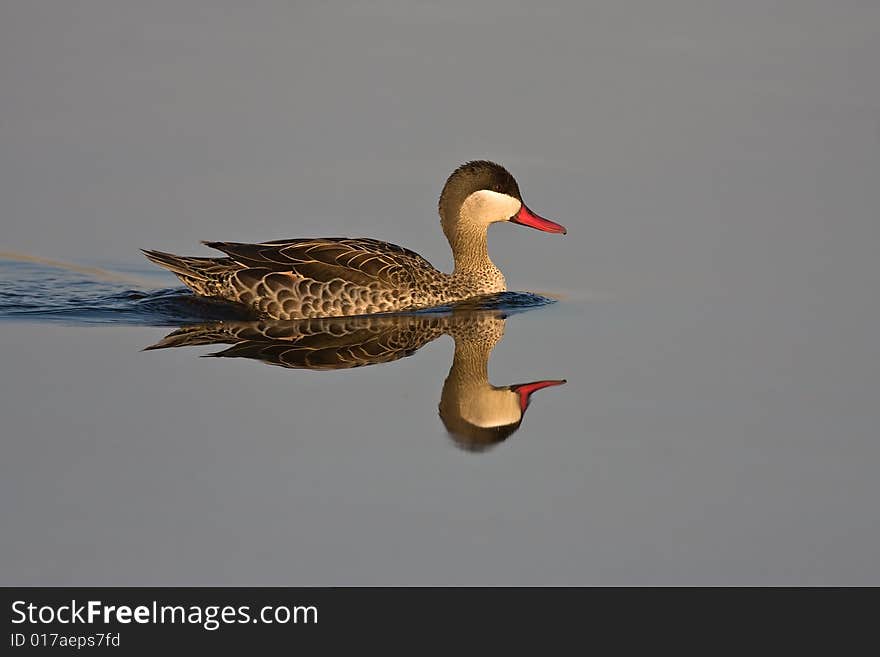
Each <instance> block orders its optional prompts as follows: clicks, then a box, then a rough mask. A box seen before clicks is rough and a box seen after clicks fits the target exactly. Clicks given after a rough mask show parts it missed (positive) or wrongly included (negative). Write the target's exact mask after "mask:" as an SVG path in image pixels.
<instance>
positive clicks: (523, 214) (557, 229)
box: [510, 203, 568, 235]
mask: <svg viewBox="0 0 880 657" xmlns="http://www.w3.org/2000/svg"><path fill="white" fill-rule="evenodd" d="M510 221H512V222H513V223H515V224H522V225H523V226H529V227H530V228H537V229H538V230H543V231H544V232H545V233H562V234H563V235H565V234H566V233H567V232H568V231H567V230H565V226H560V225H559V224H557V223H556V222H555V221H550V220H549V219H544V217H539V216H538V215H536V214H535V213H534V212H532V211H531V210H529V209H528V208H527V207H526V204H525V203H523V204H522V207H521V208H520V209H519V212H517V213H516V214H515V215H513V216H512V217H511V218H510Z"/></svg>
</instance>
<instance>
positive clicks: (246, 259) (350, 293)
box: [144, 161, 565, 319]
mask: <svg viewBox="0 0 880 657" xmlns="http://www.w3.org/2000/svg"><path fill="white" fill-rule="evenodd" d="M439 209H440V223H441V226H442V227H443V232H444V233H445V235H446V239H447V240H448V241H449V245H450V247H451V248H452V254H453V257H454V259H455V269H454V271H453V272H452V273H451V274H445V273H443V272H441V271H438V270H437V269H435V268H434V267H433V266H431V264H430V263H429V262H428V261H427V260H425V259H424V258H422V257H421V256H420V255H418V254H417V253H414V252H413V251H410V250H408V249H404V248H402V247H399V246H396V245H394V244H389V243H388V242H380V241H379V240H373V239H348V238H340V237H333V238H319V239H310V238H309V239H294V240H279V241H274V242H262V243H260V244H238V243H232V242H206V243H205V244H207V245H208V246H210V247H213V248H215V249H218V250H220V251H222V252H224V253H225V254H226V255H227V256H228V257H225V258H197V257H185V256H177V255H173V254H171V253H163V252H161V251H144V254H145V255H146V256H147V258H149V259H150V260H151V261H153V262H154V263H156V264H158V265H160V266H162V267H165V268H166V269H169V270H171V271H172V272H173V273H174V274H176V275H177V277H178V278H180V280H181V281H183V282H184V283H185V284H186V285H187V286H189V287H190V288H192V289H193V290H194V291H195V292H196V293H197V294H200V295H203V296H207V297H214V298H220V299H224V300H227V301H233V302H237V303H240V304H243V305H244V306H245V307H247V308H248V309H249V310H251V311H253V312H256V313H257V314H258V315H259V316H260V317H269V318H275V319H295V318H306V317H341V316H351V315H363V314H369V313H381V312H392V311H398V310H404V309H414V308H428V307H432V306H437V305H441V304H446V303H451V302H454V301H460V300H462V299H468V298H471V297H474V296H477V295H480V294H490V293H494V292H501V291H504V290H505V289H506V284H505V281H504V276H503V275H502V274H501V272H500V271H499V270H498V268H497V267H496V266H495V265H494V264H493V263H492V261H491V260H490V259H489V252H488V248H487V246H486V231H487V230H488V228H489V225H490V224H493V223H496V222H501V221H512V222H514V223H518V224H523V225H525V226H531V227H532V228H537V229H538V230H542V231H546V232H550V233H565V228H563V227H562V226H560V225H559V224H556V223H554V222H552V221H548V220H547V219H543V218H541V217H539V216H538V215H536V214H534V213H532V212H531V211H530V210H529V209H528V208H527V207H526V206H525V204H524V203H523V201H522V197H521V195H520V191H519V186H518V185H517V182H516V180H515V179H514V177H513V176H512V175H510V173H508V171H507V170H506V169H504V168H503V167H502V166H500V165H498V164H495V163H493V162H485V161H478V162H469V163H468V164H465V165H463V166H461V167H459V168H458V169H456V170H455V171H454V172H453V173H452V175H451V176H449V179H448V180H447V181H446V185H445V186H444V187H443V192H442V194H441V195H440V208H439Z"/></svg>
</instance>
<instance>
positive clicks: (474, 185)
mask: <svg viewBox="0 0 880 657" xmlns="http://www.w3.org/2000/svg"><path fill="white" fill-rule="evenodd" d="M483 189H488V190H491V191H493V192H499V193H500V194H507V195H508V196H513V197H514V198H517V199H519V200H520V201H521V200H522V197H521V196H520V193H519V185H517V184H516V179H515V178H514V177H513V176H512V175H511V174H510V172H509V171H508V170H507V169H505V168H504V167H503V166H501V165H500V164H496V163H495V162H489V161H488V160H474V161H473V162H467V163H466V164H462V165H461V166H460V167H458V168H457V169H456V170H455V171H453V172H452V175H451V176H449V178H448V179H447V180H446V184H445V185H444V186H443V192H442V193H441V194H440V214H441V216H442V215H444V214H445V213H446V212H447V211H453V212H458V209H459V208H460V207H461V204H462V203H464V200H465V199H466V198H467V197H468V196H470V195H471V194H473V193H474V192H478V191H480V190H483Z"/></svg>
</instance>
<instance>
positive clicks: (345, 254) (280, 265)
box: [205, 237, 433, 286]
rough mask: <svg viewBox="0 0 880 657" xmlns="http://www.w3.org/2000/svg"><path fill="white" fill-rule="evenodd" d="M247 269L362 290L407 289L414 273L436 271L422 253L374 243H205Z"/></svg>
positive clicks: (340, 240)
mask: <svg viewBox="0 0 880 657" xmlns="http://www.w3.org/2000/svg"><path fill="white" fill-rule="evenodd" d="M205 244H206V245H207V246H210V247H211V248H214V249H217V250H219V251H222V252H224V253H226V254H227V255H228V256H229V257H231V258H232V259H233V260H235V261H236V262H238V263H240V264H241V265H242V266H244V267H255V268H260V269H269V270H274V271H292V272H294V273H296V274H299V275H301V276H302V277H304V278H309V279H312V280H315V281H322V282H326V281H330V280H333V279H334V278H341V279H343V280H346V281H350V282H352V283H357V284H359V285H364V286H367V285H370V284H371V283H376V282H379V283H382V284H384V285H401V284H407V283H409V282H411V281H412V273H413V271H418V270H425V269H433V268H432V267H431V264H430V263H429V262H428V261H427V260H425V259H424V258H422V257H421V256H420V255H418V254H417V253H415V252H413V251H410V250H409V249H405V248H403V247H401V246H397V245H396V244H390V243H388V242H382V241H379V240H373V239H351V238H342V237H331V238H323V239H297V240H277V241H273V242H262V243H259V244H241V243H237V242H205Z"/></svg>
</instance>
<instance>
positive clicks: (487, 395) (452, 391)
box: [440, 374, 565, 451]
mask: <svg viewBox="0 0 880 657" xmlns="http://www.w3.org/2000/svg"><path fill="white" fill-rule="evenodd" d="M451 379H452V375H451V374H450V377H449V378H447V380H446V385H444V386H443V394H442V395H441V397H440V419H441V420H443V424H444V425H445V426H446V430H447V431H448V432H449V434H450V436H451V437H452V439H453V440H454V441H455V443H456V444H457V445H458V446H459V447H462V448H464V449H467V450H470V451H483V450H485V449H488V448H489V447H492V446H493V445H495V444H497V443H500V442H502V441H503V440H506V439H507V438H508V437H509V436H510V435H511V434H512V433H513V432H514V431H516V430H517V429H519V425H520V424H521V423H522V419H523V416H524V415H525V412H526V409H527V408H528V407H529V402H530V401H531V396H532V393H533V392H535V391H537V390H540V389H542V388H549V387H550V386H558V385H562V384H563V383H565V380H564V379H556V380H546V381H534V382H532V383H521V384H518V385H513V386H506V387H503V388H496V387H495V386H492V385H490V384H489V382H488V381H485V382H484V383H483V384H482V385H480V384H479V383H478V382H477V381H474V382H473V384H472V385H461V386H455V385H449V382H450V380H451Z"/></svg>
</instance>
